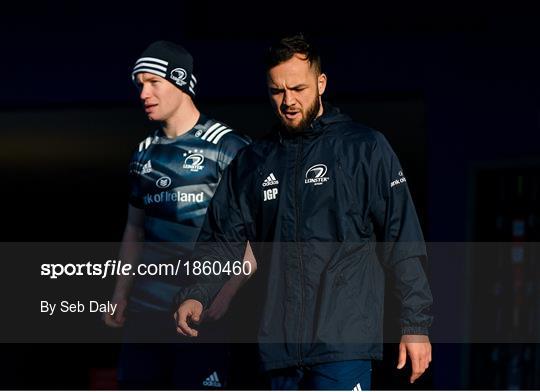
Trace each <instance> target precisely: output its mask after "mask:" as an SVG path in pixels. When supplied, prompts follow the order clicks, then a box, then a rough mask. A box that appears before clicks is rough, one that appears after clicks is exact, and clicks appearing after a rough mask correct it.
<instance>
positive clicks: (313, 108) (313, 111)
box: [281, 95, 321, 133]
mask: <svg viewBox="0 0 540 392" xmlns="http://www.w3.org/2000/svg"><path fill="white" fill-rule="evenodd" d="M320 108H321V103H320V102H319V96H318V95H317V96H316V97H315V100H314V101H313V103H312V104H311V105H310V106H309V109H308V110H307V112H306V116H305V117H304V118H303V119H302V121H300V123H299V124H298V125H296V126H291V125H288V124H287V123H285V121H284V120H283V119H281V123H282V124H283V126H284V127H285V129H286V130H287V131H288V132H291V133H299V132H303V131H305V130H306V129H307V128H308V127H309V126H310V125H311V123H312V122H313V120H315V118H316V117H317V114H319V109H320Z"/></svg>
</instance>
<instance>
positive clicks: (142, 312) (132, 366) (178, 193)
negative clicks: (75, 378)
mask: <svg viewBox="0 0 540 392" xmlns="http://www.w3.org/2000/svg"><path fill="white" fill-rule="evenodd" d="M132 80H133V82H134V83H135V85H136V86H137V88H138V89H139V94H140V95H139V97H140V99H141V102H142V104H143V106H144V110H145V113H146V115H147V116H148V118H149V119H150V120H152V121H156V122H158V123H159V127H158V129H157V130H155V131H154V132H152V133H151V134H150V135H149V136H148V137H147V138H146V139H144V140H143V141H141V142H140V144H139V145H138V146H137V147H136V149H135V152H134V154H133V158H132V160H131V163H130V167H129V182H130V190H129V204H128V217H127V223H126V227H125V231H124V235H123V239H122V246H121V250H120V259H121V260H122V261H123V262H124V263H130V264H132V265H133V268H132V271H138V272H139V273H138V274H136V276H119V277H118V279H117V282H116V286H115V289H114V293H113V298H112V302H113V303H115V304H117V311H116V312H115V313H114V314H113V315H112V316H111V315H108V314H105V315H104V321H105V323H106V324H107V325H109V326H111V327H124V337H125V338H124V341H125V342H124V344H123V346H122V352H121V354H120V364H119V374H118V378H119V382H120V386H121V387H123V388H128V389H169V388H177V389H178V388H180V389H220V388H224V387H225V386H226V382H227V378H226V371H227V369H226V360H227V353H226V350H225V348H224V346H223V345H217V344H203V345H200V344H198V345H195V344H193V343H186V342H188V341H189V340H188V339H184V340H182V339H178V336H177V335H176V333H175V321H174V319H173V315H172V312H171V304H172V299H173V297H174V295H175V294H176V292H177V291H178V290H179V289H180V288H182V287H183V286H184V285H186V284H187V278H188V277H187V276H186V273H185V270H183V269H182V268H180V269H179V270H178V275H174V274H172V273H171V274H169V275H168V276H167V274H166V273H161V274H158V275H155V276H148V275H144V271H146V270H147V269H148V271H149V270H150V269H149V268H142V269H139V267H141V266H142V267H150V266H159V265H165V264H173V265H175V266H176V265H177V263H178V260H182V261H187V260H190V253H191V250H192V244H193V243H194V242H195V240H196V238H197V236H198V234H199V230H200V227H201V225H202V222H203V220H204V217H205V213H206V209H207V207H208V204H209V202H210V199H211V198H212V196H213V194H214V191H215V189H216V187H217V185H218V183H219V181H220V178H221V175H222V173H223V171H224V170H225V168H226V167H227V165H228V164H229V163H230V162H231V160H232V159H233V158H234V156H235V155H236V153H237V152H238V151H239V150H240V149H242V148H243V147H245V146H246V145H247V144H248V139H247V138H246V137H244V136H242V135H240V134H238V133H236V132H234V131H233V130H232V129H231V128H229V127H228V126H227V125H225V124H223V123H221V122H218V121H216V120H213V119H211V118H209V117H207V116H206V115H204V114H201V113H200V112H199V110H198V109H197V107H196V105H195V103H194V101H193V99H194V97H195V93H196V86H197V78H196V76H195V74H194V72H193V58H192V56H191V55H190V54H189V53H188V52H187V51H186V50H185V49H184V48H183V47H182V46H179V45H176V44H174V43H172V42H167V41H157V42H154V43H153V44H151V45H150V46H149V47H148V48H147V49H146V50H145V51H144V52H143V53H142V55H141V56H140V58H139V59H138V60H137V61H136V63H135V66H134V68H133V72H132ZM248 251H249V249H248ZM141 272H142V273H141ZM246 278H247V277H246V276H244V277H242V276H240V277H237V278H235V279H236V280H235V279H231V280H230V281H229V283H227V287H226V288H225V290H223V291H222V292H221V293H220V294H219V295H218V296H217V298H216V305H215V306H214V308H213V309H210V311H209V312H208V313H207V315H208V316H207V318H209V319H218V318H219V317H220V316H221V315H222V314H223V313H224V311H225V309H226V308H227V306H228V303H229V301H230V299H231V298H232V296H233V295H234V293H235V292H236V290H237V289H238V287H239V286H240V285H241V283H242V282H243V279H246ZM214 325H215V326H214V327H213V328H212V327H210V328H207V329H206V337H207V338H208V339H209V340H211V338H215V334H216V332H215V331H216V330H219V329H220V326H219V323H215V324H214ZM202 335H203V337H204V334H202Z"/></svg>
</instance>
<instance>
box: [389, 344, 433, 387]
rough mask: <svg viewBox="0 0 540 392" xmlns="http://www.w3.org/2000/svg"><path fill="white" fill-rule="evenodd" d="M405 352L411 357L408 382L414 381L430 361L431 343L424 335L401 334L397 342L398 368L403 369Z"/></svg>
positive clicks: (405, 358)
mask: <svg viewBox="0 0 540 392" xmlns="http://www.w3.org/2000/svg"><path fill="white" fill-rule="evenodd" d="M407 353H409V357H410V358H411V363H412V373H411V378H410V382H411V384H412V383H413V382H415V381H416V380H417V379H418V378H419V377H420V376H421V375H422V374H424V372H425V371H426V369H427V368H428V366H429V363H430V362H431V343H430V342H429V338H428V337H427V336H426V335H403V336H402V337H401V342H400V343H399V358H398V365H397V368H398V369H403V367H404V366H405V362H406V361H407Z"/></svg>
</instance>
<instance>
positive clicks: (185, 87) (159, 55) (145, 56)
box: [131, 41, 197, 97]
mask: <svg viewBox="0 0 540 392" xmlns="http://www.w3.org/2000/svg"><path fill="white" fill-rule="evenodd" d="M141 72H148V73H151V74H154V75H158V76H161V77H162V78H164V79H167V80H168V81H169V82H171V83H172V84H174V85H175V86H176V87H178V88H179V89H180V90H182V91H183V92H185V93H186V94H188V95H190V96H191V97H194V96H195V85H196V84H197V79H196V78H195V75H193V57H192V56H191V54H189V52H188V51H187V50H186V49H184V47H182V46H180V45H177V44H175V43H173V42H169V41H156V42H154V43H152V44H150V46H149V47H148V48H146V49H145V51H144V52H143V53H142V54H141V57H140V58H139V59H138V60H137V61H136V62H135V66H134V67H133V72H132V73H131V79H132V80H133V82H134V83H136V76H137V74H138V73H141Z"/></svg>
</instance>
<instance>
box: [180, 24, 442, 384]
mask: <svg viewBox="0 0 540 392" xmlns="http://www.w3.org/2000/svg"><path fill="white" fill-rule="evenodd" d="M267 80H268V89H269V94H270V98H271V103H272V106H273V108H274V111H275V112H276V114H277V116H278V117H279V119H280V122H281V125H282V126H281V127H280V129H279V131H278V132H276V133H275V134H274V135H273V136H272V137H271V138H270V139H269V140H264V141H259V142H256V143H254V144H252V145H251V146H249V147H247V148H246V149H244V150H243V151H241V152H240V153H239V155H238V156H237V158H236V159H235V160H234V161H233V162H232V163H231V165H230V166H229V168H228V170H227V171H226V173H225V174H224V178H223V180H222V183H221V184H220V186H219V188H218V190H217V191H216V195H215V197H214V199H213V200H212V203H211V205H210V207H209V210H208V211H209V212H208V215H207V217H206V220H205V223H204V224H203V228H202V230H201V234H200V236H199V239H198V241H200V242H201V243H207V242H214V243H215V244H216V245H215V247H216V249H219V251H220V252H221V253H222V254H221V258H222V259H223V260H227V259H228V258H230V257H238V256H239V255H241V254H242V250H243V248H242V247H237V246H235V245H234V243H245V242H246V241H249V242H250V243H251V244H252V247H253V251H254V254H255V258H256V259H257V264H258V268H259V273H262V274H264V276H265V278H266V282H267V284H266V286H265V287H264V291H265V292H264V305H263V312H262V319H261V321H260V325H259V331H258V340H259V349H260V356H261V360H262V365H263V368H264V369H265V370H266V371H269V375H270V378H271V382H272V387H273V388H274V389H298V388H307V389H348V390H351V389H355V390H358V389H368V388H370V385H371V384H370V383H371V360H372V359H381V357H382V341H383V340H382V327H383V302H384V300H383V294H384V283H385V278H384V272H383V267H385V268H387V269H388V270H389V271H390V272H391V273H393V274H394V277H395V280H396V286H397V287H396V288H397V292H398V294H399V296H400V299H401V304H402V310H401V314H400V324H401V334H402V337H401V342H400V346H399V347H400V350H399V358H398V368H400V369H401V368H403V366H404V365H405V362H406V358H407V354H408V355H409V357H410V360H411V363H412V374H411V377H410V381H411V382H414V381H415V380H416V379H417V378H418V377H420V376H421V375H422V374H423V373H424V371H425V370H426V368H427V367H428V366H429V362H430V361H431V345H430V342H429V339H428V336H427V335H428V328H429V326H430V325H431V321H432V317H431V316H430V314H429V309H430V306H431V304H432V297H431V292H430V289H429V285H428V282H427V279H426V276H425V273H424V271H423V268H422V265H421V260H420V258H422V257H425V255H426V250H425V244H424V240H423V236H422V232H421V229H420V225H419V223H418V218H417V216H416V212H415V209H414V206H413V203H412V200H411V196H410V193H409V190H408V188H407V183H406V180H405V177H404V175H403V172H402V169H401V166H400V164H399V161H398V159H397V157H396V155H395V154H394V152H393V151H392V149H391V148H390V146H389V144H388V142H387V141H386V139H385V138H384V137H383V135H382V134H381V133H379V132H377V131H374V130H372V129H370V128H367V127H365V126H362V125H360V124H356V123H354V122H352V120H351V119H350V118H349V117H348V116H345V115H344V114H341V113H340V112H339V110H338V109H337V108H334V107H332V106H330V105H328V104H324V105H323V103H322V99H321V97H322V95H323V93H324V91H325V88H326V82H327V77H326V75H325V74H324V73H322V72H321V62H320V58H319V56H318V55H317V53H316V51H315V50H314V48H313V46H312V45H310V43H309V42H307V41H306V40H305V39H304V37H303V36H302V35H296V36H292V37H287V38H284V39H282V40H281V41H280V42H279V43H278V44H277V45H275V46H273V47H272V48H271V49H270V51H269V53H268V57H267ZM376 241H377V242H376ZM265 243H266V245H265ZM201 252H202V251H201ZM214 252H215V251H214ZM219 287H220V283H219V282H217V281H215V280H214V279H207V280H204V281H202V280H201V281H200V282H199V284H197V285H194V286H191V287H188V288H186V289H184V290H182V291H180V293H179V295H178V298H177V302H178V303H179V304H180V306H179V308H178V310H177V313H176V318H177V323H178V327H177V331H178V332H179V333H181V334H184V335H188V336H197V333H198V332H197V331H196V330H195V329H194V328H193V326H192V325H190V324H189V323H190V322H193V321H195V322H196V321H197V320H198V319H199V317H200V314H201V312H202V310H203V309H204V308H206V307H207V306H209V304H210V303H211V300H212V298H213V296H214V295H215V294H216V293H217V292H218V290H219Z"/></svg>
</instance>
